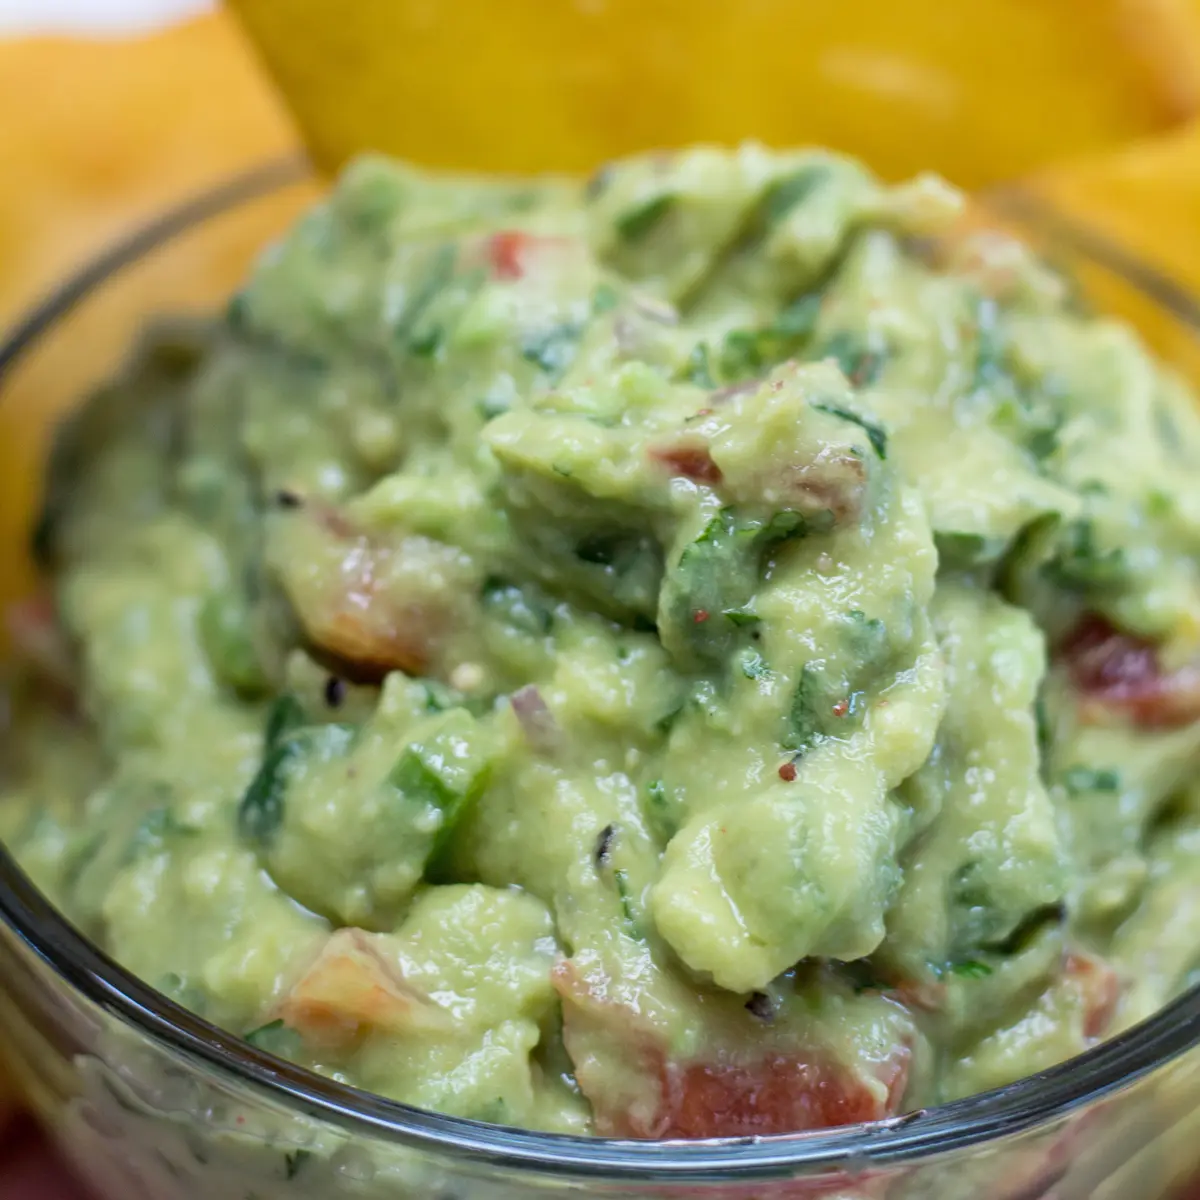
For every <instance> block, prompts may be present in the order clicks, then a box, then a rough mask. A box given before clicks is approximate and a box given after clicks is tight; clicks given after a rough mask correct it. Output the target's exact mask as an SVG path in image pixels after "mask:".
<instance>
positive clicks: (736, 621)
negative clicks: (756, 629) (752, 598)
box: [721, 608, 762, 627]
mask: <svg viewBox="0 0 1200 1200" xmlns="http://www.w3.org/2000/svg"><path fill="white" fill-rule="evenodd" d="M721 615H722V616H723V617H724V618H725V620H727V621H729V622H730V623H731V624H733V625H737V626H738V627H742V626H746V625H757V624H758V623H759V622H760V621H761V620H762V617H760V616H759V615H758V613H752V612H747V611H746V610H745V609H744V608H727V609H726V610H725V611H724V612H723V613H722V614H721Z"/></svg>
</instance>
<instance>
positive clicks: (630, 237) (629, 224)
mask: <svg viewBox="0 0 1200 1200" xmlns="http://www.w3.org/2000/svg"><path fill="white" fill-rule="evenodd" d="M676 201H677V197H675V196H672V195H670V194H669V193H663V194H662V195H660V196H654V197H652V198H651V199H649V200H646V201H644V202H642V203H641V204H637V205H635V206H634V207H633V208H628V209H626V210H625V211H624V212H623V213H622V214H621V215H620V216H619V217H618V218H617V219H616V222H615V225H616V230H617V233H618V234H619V235H620V237H622V238H624V240H625V241H627V242H640V241H641V240H642V239H643V238H644V237H646V236H647V235H648V234H649V233H650V231H651V230H652V229H654V227H655V226H656V225H658V224H659V222H661V221H662V219H663V218H664V217H665V216H666V215H667V214H668V213H669V212H670V211H671V210H672V209H673V208H674V207H675V204H676Z"/></svg>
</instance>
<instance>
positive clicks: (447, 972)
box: [0, 147, 1200, 1137]
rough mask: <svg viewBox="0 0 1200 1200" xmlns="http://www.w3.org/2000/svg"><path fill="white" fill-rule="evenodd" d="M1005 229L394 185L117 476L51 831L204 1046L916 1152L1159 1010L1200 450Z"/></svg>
mask: <svg viewBox="0 0 1200 1200" xmlns="http://www.w3.org/2000/svg"><path fill="white" fill-rule="evenodd" d="M957 210H958V198H957V197H956V196H955V195H954V194H953V193H952V192H950V191H949V190H948V189H947V188H945V187H944V186H943V185H941V184H939V183H938V182H937V181H934V180H919V181H917V182H915V183H912V184H909V185H906V186H903V187H896V188H891V187H884V186H882V185H880V184H879V183H877V182H876V181H875V180H873V179H872V178H871V177H870V176H869V175H868V174H867V173H866V172H865V171H864V170H863V169H862V168H860V167H859V166H857V165H856V164H854V163H853V162H849V161H846V160H843V159H840V158H837V157H834V156H831V155H826V154H821V153H810V152H805V153H789V154H775V153H768V152H766V151H764V150H761V149H759V148H755V147H747V148H744V149H742V150H740V151H738V152H736V153H726V152H720V151H716V150H711V149H696V150H689V151H685V152H681V153H678V154H671V155H656V156H653V157H646V158H642V159H636V160H631V161H628V162H623V163H618V164H615V165H614V166H612V167H609V168H607V169H605V170H604V171H602V172H600V173H599V174H598V175H597V176H596V177H595V178H593V179H592V180H591V181H590V182H588V183H587V184H586V186H585V185H576V184H574V183H570V182H554V181H552V182H534V183H527V182H520V181H518V182H492V181H486V180H474V179H461V178H453V179H451V178H445V177H436V176H427V175H422V174H418V173H416V172H414V171H410V170H408V169H406V168H403V167H400V166H398V165H396V164H394V163H390V162H385V161H378V160H368V161H363V162H360V163H358V164H357V165H356V166H354V167H352V168H351V169H350V170H349V171H348V172H347V173H346V174H345V176H344V177H343V178H342V180H341V181H340V183H339V184H338V185H337V187H336V189H335V190H334V192H333V194H332V195H331V197H330V198H329V200H328V201H327V202H326V203H325V204H323V205H322V206H320V207H319V208H317V209H316V210H314V211H313V212H311V213H310V214H309V215H308V216H307V217H305V218H304V219H303V220H302V221H301V222H300V224H299V225H298V226H297V227H296V228H295V230H294V231H293V232H292V233H291V234H290V235H289V236H288V237H287V238H286V239H285V240H284V241H282V242H281V243H280V244H279V245H277V246H275V247H273V248H271V249H270V250H268V251H267V253H266V254H265V255H264V256H263V258H262V259H261V261H260V263H259V265H258V267H257V269H256V271H255V272H254V274H253V277H252V278H251V279H250V281H249V282H248V284H247V285H246V287H245V289H244V290H243V291H242V292H241V293H240V294H239V295H237V296H236V297H235V298H234V299H233V301H232V302H231V304H230V305H229V308H228V311H227V313H226V314H225V316H224V318H223V319H222V320H220V321H218V322H215V323H213V324H211V325H204V326H196V327H174V328H170V329H164V330H162V331H160V332H159V333H157V334H155V335H154V336H153V337H151V338H150V339H149V340H148V342H147V343H146V345H145V347H144V348H143V351H142V352H141V353H140V354H139V355H138V356H136V357H135V360H134V361H133V362H132V363H131V365H130V367H129V368H128V370H127V371H126V373H125V375H124V376H123V377H122V378H121V379H120V380H118V381H116V382H115V383H114V384H112V385H111V386H109V387H107V388H105V389H104V390H103V391H102V392H100V393H99V394H98V395H96V396H95V397H94V398H93V399H92V400H91V401H90V402H89V403H88V404H87V405H86V406H85V407H84V408H83V409H81V411H80V412H79V414H78V415H77V416H76V417H75V418H74V419H73V420H72V422H71V423H70V425H69V426H68V427H66V428H65V429H64V430H63V432H62V435H61V436H60V438H59V442H58V445H57V448H56V452H55V455H54V458H53V461H52V463H51V470H50V480H49V487H48V492H47V502H46V507H45V514H44V518H43V520H42V523H41V525H40V527H39V530H38V537H37V546H38V551H39V554H40V555H41V558H42V561H43V563H44V564H45V567H46V571H47V577H48V580H49V582H50V585H51V587H52V597H53V602H52V604H51V605H47V606H45V608H44V610H43V611H42V613H41V626H40V632H41V634H42V636H41V637H39V638H36V639H31V641H30V643H29V648H30V651H31V654H30V657H32V658H34V659H35V660H36V661H35V663H34V666H35V668H36V669H34V670H33V671H31V672H29V678H28V679H27V680H26V681H25V683H24V684H23V685H22V686H21V688H20V690H19V695H18V697H17V700H18V703H17V705H16V711H17V716H16V737H14V738H13V739H12V741H13V745H12V747H11V750H10V753H9V759H10V764H9V767H10V769H9V771H8V774H7V780H8V782H7V787H6V790H7V795H6V796H5V798H4V800H3V802H2V803H0V832H2V833H3V835H4V837H5V839H6V841H7V842H8V844H9V845H10V846H11V847H13V848H14V850H15V852H16V853H17V854H18V856H19V857H20V860H21V862H22V863H23V864H24V866H25V867H26V869H27V870H28V871H30V873H31V874H32V875H33V877H34V878H35V880H36V881H37V882H38V884H39V885H40V886H41V887H43V888H44V889H45V890H46V892H47V893H48V895H49V896H50V897H52V898H53V899H54V900H55V901H56V902H57V903H58V904H59V905H60V906H61V907H62V908H63V910H64V911H65V912H66V913H67V914H68V915H69V916H70V918H71V919H72V920H73V921H74V922H75V923H76V924H77V925H79V926H80V927H81V928H82V929H83V930H84V931H85V932H86V933H87V934H89V935H90V936H92V937H93V938H95V939H96V941H97V942H98V943H99V944H100V945H101V946H103V947H104V948H105V949H106V950H107V951H109V952H110V953H111V954H112V955H113V956H114V957H116V958H117V959H118V960H119V961H120V962H122V963H124V964H125V965H126V966H128V967H129V968H130V969H132V970H133V971H135V972H137V973H138V974H139V975H141V976H142V977H144V978H145V979H146V980H148V981H149V982H151V983H152V984H154V985H155V986H156V987H158V988H159V989H161V990H162V991H163V992H165V993H166V994H168V995H170V996H172V997H173V998H175V999H176V1000H178V1001H180V1002H181V1003H183V1004H185V1005H187V1006H189V1007H191V1008H193V1009H194V1010H195V1011H197V1012H198V1013H200V1014H202V1015H203V1016H205V1017H207V1018H209V1019H210V1020H212V1021H214V1022H217V1023H218V1024H221V1025H223V1026H225V1027H227V1028H229V1029H231V1030H233V1031H235V1032H237V1033H240V1034H242V1035H243V1036H245V1037H246V1038H247V1040H249V1041H251V1042H252V1043H254V1044H255V1045H256V1046H259V1047H261V1048H264V1049H267V1050H270V1051H273V1052H275V1053H278V1054H281V1055H284V1056H286V1057H288V1058H291V1059H294V1060H295V1061H297V1062H299V1063H302V1064H305V1065H307V1066H310V1067H313V1068H315V1069H317V1070H319V1071H323V1072H326V1073H329V1074H333V1075H335V1076H336V1077H337V1078H339V1079H343V1080H347V1081H350V1082H352V1083H354V1084H357V1085H359V1086H361V1087H363V1088H367V1089H370V1090H373V1091H376V1092H380V1093H383V1094H385V1095H388V1096H392V1097H396V1098H398V1099H401V1100H403V1101H406V1102H408V1103H411V1104H415V1105H420V1106H424V1107H429V1108H434V1109H440V1110H442V1111H445V1112H448V1113H453V1114H458V1115H461V1116H465V1117H470V1118H475V1119H478V1120H483V1121H492V1122H499V1123H503V1124H509V1125H519V1126H531V1127H535V1128H541V1129H547V1130H554V1131H562V1132H578V1133H584V1132H594V1133H598V1134H608V1135H621V1136H634V1137H658V1136H676V1137H703V1136H712V1135H741V1134H761V1133H772V1132H783V1131H790V1130H797V1129H805V1128H815V1127H823V1126H829V1125H835V1124H842V1123H846V1122H853V1121H860V1120H868V1119H872V1118H877V1117H882V1116H885V1115H888V1114H891V1113H895V1112H896V1111H898V1110H900V1109H902V1108H907V1107H912V1106H916V1105H927V1104H931V1103H936V1102H938V1101H941V1100H946V1099H950V1098H954V1097H957V1096H962V1095H965V1094H969V1093H971V1092H975V1091H978V1090H980V1089H983V1088H989V1087H992V1086H995V1085H998V1084H1002V1083H1005V1082H1008V1081H1010V1080H1013V1079H1016V1078H1018V1077H1020V1076H1023V1075H1026V1074H1029V1073H1031V1072H1034V1071H1038V1070H1040V1069H1042V1068H1044V1067H1047V1066H1049V1065H1050V1064H1052V1063H1054V1062H1057V1061H1059V1060H1061V1059H1063V1058H1065V1057H1068V1056H1070V1055H1071V1054H1074V1053H1076V1052H1078V1051H1080V1050H1082V1049H1084V1048H1085V1047H1086V1046H1088V1045H1089V1044H1091V1043H1093V1042H1094V1041H1096V1040H1097V1039H1099V1038H1102V1037H1104V1036H1106V1035H1109V1034H1111V1033H1112V1032H1114V1031H1115V1030H1117V1029H1119V1028H1121V1027H1123V1026H1126V1025H1128V1024H1130V1023H1132V1022H1134V1021H1136V1020H1139V1019H1141V1018H1142V1017H1144V1016H1146V1015H1148V1014H1149V1013H1150V1012H1152V1011H1153V1010H1154V1009H1155V1008H1157V1007H1158V1006H1160V1005H1161V1004H1162V1003H1163V1001H1164V1000H1165V999H1166V998H1168V997H1169V996H1171V995H1172V994H1173V993H1175V992H1177V991H1178V990H1179V989H1180V988H1182V987H1184V986H1185V985H1186V984H1187V983H1188V982H1189V980H1190V977H1191V975H1190V973H1191V972H1192V971H1193V968H1194V967H1195V966H1196V965H1197V963H1200V915H1197V914H1200V903H1197V896H1196V891H1197V887H1198V885H1197V883H1196V880H1197V879H1200V791H1198V790H1197V789H1196V787H1195V786H1194V785H1191V786H1189V780H1190V778H1191V777H1192V776H1193V775H1194V774H1195V768H1196V766H1197V764H1198V763H1200V657H1198V647H1197V642H1198V640H1200V483H1198V482H1197V481H1198V480H1200V416H1198V415H1197V411H1196V409H1195V407H1194V401H1193V398H1192V396H1191V395H1190V393H1189V392H1188V391H1187V390H1186V389H1185V388H1184V387H1183V386H1182V385H1181V384H1180V383H1179V382H1178V381H1177V380H1175V379H1174V378H1172V377H1171V376H1170V375H1168V374H1167V373H1165V372H1164V371H1163V370H1161V369H1160V368H1159V367H1157V366H1156V365H1155V364H1154V362H1153V361H1152V360H1151V359H1150V358H1149V357H1148V356H1147V354H1146V352H1145V351H1144V350H1143V348H1142V347H1141V345H1140V344H1139V343H1138V341H1137V339H1136V337H1135V336H1134V335H1133V334H1132V333H1131V332H1130V331H1129V330H1128V329H1126V328H1124V327H1123V326H1121V325H1120V324H1117V323H1114V322H1112V321H1108V320H1104V319H1100V318H1097V317H1095V316H1093V315H1090V314H1088V313H1087V312H1085V311H1084V310H1083V309H1082V307H1081V306H1080V303H1079V302H1078V300H1077V299H1076V298H1075V297H1074V296H1072V294H1071V293H1070V292H1069V291H1068V289H1067V288H1066V287H1064V285H1063V284H1062V282H1061V281H1060V280H1059V279H1058V278H1057V277H1056V276H1054V275H1053V274H1052V273H1050V272H1049V271H1048V270H1047V269H1046V268H1044V267H1043V266H1041V265H1040V264H1039V263H1038V262H1037V261H1036V260H1034V259H1033V258H1032V257H1031V256H1030V255H1028V254H1027V253H1026V252H1025V251H1023V250H1021V249H1020V248H1019V247H1017V246H1015V245H1013V244H1012V243H1011V242H1009V241H1007V240H1005V239H1003V238H1000V237H998V236H996V235H976V236H967V235H965V234H962V233H958V232H955V219H956V215H957ZM26 615H27V616H28V614H26ZM56 633H57V634H59V635H61V645H58V644H56V643H55V635H56ZM35 650H36V651H37V652H36V653H34V652H33V651H35Z"/></svg>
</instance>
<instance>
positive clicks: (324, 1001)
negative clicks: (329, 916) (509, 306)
mask: <svg viewBox="0 0 1200 1200" xmlns="http://www.w3.org/2000/svg"><path fill="white" fill-rule="evenodd" d="M275 1015H276V1016H277V1017H278V1018H279V1019H281V1020H282V1021H283V1022H284V1023H285V1024H286V1025H288V1026H289V1027H290V1028H292V1029H294V1030H296V1032H297V1033H299V1034H300V1035H301V1036H302V1037H303V1038H304V1039H305V1040H306V1041H311V1042H314V1043H317V1044H320V1045H326V1046H345V1045H348V1044H349V1043H351V1042H353V1041H354V1040H355V1039H356V1038H357V1037H358V1036H359V1035H360V1034H361V1033H363V1032H365V1031H367V1030H371V1029H377V1030H384V1031H387V1032H390V1033H398V1034H404V1033H409V1034H419V1033H428V1032H430V1031H435V1030H445V1029H448V1028H449V1027H450V1026H451V1025H452V1020H451V1017H450V1015H449V1013H447V1012H446V1011H445V1009H442V1008H439V1007H438V1006H437V1005H436V1004H434V1003H433V1001H432V1000H430V999H429V997H428V996H425V995H424V994H422V993H421V992H418V991H416V990H415V989H414V988H412V987H411V986H410V985H409V984H408V983H407V982H405V980H404V979H403V978H402V976H401V975H400V972H399V971H398V969H397V968H396V966H395V965H394V964H393V963H390V962H388V961H387V960H386V959H385V958H384V957H383V955H382V954H380V953H379V951H378V950H377V948H376V944H375V941H374V936H373V935H372V934H368V933H364V932H363V931H362V930H361V929H339V930H338V931H337V932H336V933H334V934H332V935H331V936H330V938H329V941H328V942H326V943H325V946H324V948H323V949H322V951H321V953H320V955H319V956H318V957H317V960H316V961H315V962H314V963H313V964H312V966H311V967H309V969H308V970H307V971H306V972H305V973H304V975H303V976H302V977H301V978H300V980H299V981H298V982H297V983H296V985H295V986H294V987H293V988H292V989H291V990H290V991H289V992H288V993H287V995H286V996H284V998H283V999H282V1000H281V1001H280V1003H279V1006H278V1008H277V1009H276V1013H275Z"/></svg>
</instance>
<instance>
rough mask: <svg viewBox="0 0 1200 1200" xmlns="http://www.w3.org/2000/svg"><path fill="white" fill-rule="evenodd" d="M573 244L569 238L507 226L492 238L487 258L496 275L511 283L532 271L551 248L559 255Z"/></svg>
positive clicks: (487, 250) (486, 251) (493, 273)
mask: <svg viewBox="0 0 1200 1200" xmlns="http://www.w3.org/2000/svg"><path fill="white" fill-rule="evenodd" d="M569 244H570V239H568V238H563V237H547V236H545V235H542V234H536V233H526V232H524V231H523V230H520V229H504V230H501V231H500V232H499V233H493V234H492V236H491V237H489V238H488V240H487V246H486V250H485V257H486V259H487V263H488V266H489V267H490V269H491V272H492V275H493V276H494V277H495V278H496V279H500V280H503V281H505V282H508V283H511V282H513V281H515V280H517V279H523V278H524V277H525V276H526V275H527V274H529V273H530V271H531V270H532V269H533V267H534V264H535V263H536V260H537V259H538V258H539V257H541V256H543V255H545V254H546V253H547V251H549V252H551V253H554V254H559V253H561V251H563V250H564V249H565V248H566V247H567V246H568V245H569Z"/></svg>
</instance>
